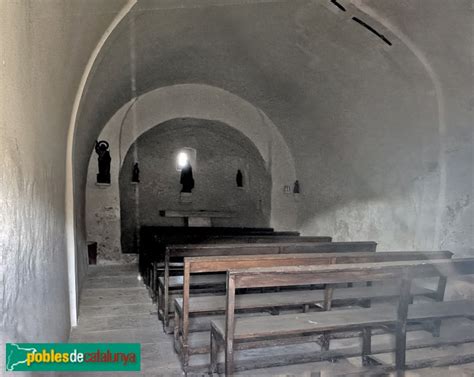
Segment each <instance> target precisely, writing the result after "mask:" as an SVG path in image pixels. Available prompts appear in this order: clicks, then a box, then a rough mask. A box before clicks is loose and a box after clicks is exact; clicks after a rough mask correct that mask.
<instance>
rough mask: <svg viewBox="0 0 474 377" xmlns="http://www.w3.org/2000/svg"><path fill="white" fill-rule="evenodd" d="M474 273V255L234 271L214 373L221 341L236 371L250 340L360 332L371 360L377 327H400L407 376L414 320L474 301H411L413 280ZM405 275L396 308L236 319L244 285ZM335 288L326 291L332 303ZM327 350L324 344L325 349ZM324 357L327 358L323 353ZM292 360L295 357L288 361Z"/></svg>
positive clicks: (399, 365)
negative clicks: (239, 356)
mask: <svg viewBox="0 0 474 377" xmlns="http://www.w3.org/2000/svg"><path fill="white" fill-rule="evenodd" d="M469 274H474V258H464V259H455V260H451V261H445V260H438V261H403V262H400V261H397V262H382V263H361V264H341V265H337V266H335V265H330V266H305V267H279V268H254V269H249V270H230V271H228V273H227V297H226V319H225V320H214V321H212V322H211V344H210V348H211V365H210V372H211V373H214V372H216V369H217V354H218V348H219V345H222V344H223V345H224V347H225V373H226V376H231V375H232V373H233V364H234V362H233V359H234V350H235V349H238V348H239V345H241V344H243V343H245V342H252V343H253V344H254V346H255V347H258V346H259V344H264V343H265V342H267V343H268V340H269V339H281V338H283V337H289V338H291V337H295V336H300V335H302V334H306V335H308V334H323V336H327V335H328V334H330V333H333V332H345V331H349V330H351V331H352V330H360V331H361V334H362V352H361V355H360V356H361V357H362V358H363V360H365V362H366V363H368V361H369V360H370V357H371V354H372V351H371V330H372V329H373V328H375V327H380V326H392V327H393V328H394V329H395V330H394V332H395V337H396V341H395V369H396V370H397V372H398V373H399V374H400V375H401V374H402V373H403V371H404V370H405V368H406V365H405V364H406V363H405V360H406V355H405V354H406V330H407V323H408V322H412V321H417V322H419V321H427V320H429V321H432V320H442V319H445V318H453V317H470V316H472V313H473V312H474V300H458V301H448V302H443V301H438V302H429V303H420V304H418V303H416V304H410V302H411V287H412V280H413V279H416V278H428V277H436V276H440V275H441V276H443V277H445V278H448V277H457V276H462V275H469ZM391 279H400V292H399V302H398V305H397V306H396V307H395V308H391V307H376V308H366V309H346V310H340V311H335V312H331V313H329V312H312V313H303V314H297V315H294V314H288V315H287V314H285V315H280V316H275V317H272V318H271V320H269V318H268V317H252V318H237V319H236V318H235V306H236V300H235V298H236V297H235V290H236V289H239V288H253V287H274V286H294V285H302V284H338V283H348V282H366V281H384V280H391ZM333 292H334V289H333V288H332V287H331V286H329V287H328V288H327V289H326V295H327V298H328V299H327V301H328V302H330V297H331V296H332V294H333ZM326 350H327V348H325V347H323V351H322V353H324V352H325V351H326ZM320 358H321V357H320ZM287 363H291V360H287Z"/></svg>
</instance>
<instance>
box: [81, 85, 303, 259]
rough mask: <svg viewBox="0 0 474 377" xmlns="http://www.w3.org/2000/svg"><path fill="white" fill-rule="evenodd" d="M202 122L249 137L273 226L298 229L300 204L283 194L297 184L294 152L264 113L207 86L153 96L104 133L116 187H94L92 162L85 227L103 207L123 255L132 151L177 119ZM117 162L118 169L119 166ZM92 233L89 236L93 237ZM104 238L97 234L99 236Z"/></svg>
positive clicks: (108, 233)
mask: <svg viewBox="0 0 474 377" xmlns="http://www.w3.org/2000/svg"><path fill="white" fill-rule="evenodd" d="M183 117H186V118H198V119H209V120H213V121H217V122H222V123H225V124H227V125H229V126H230V127H232V128H234V129H235V130H237V131H239V132H241V133H242V134H243V135H244V136H246V137H247V138H248V139H249V140H250V141H251V142H252V143H253V144H254V145H255V147H256V148H257V150H258V152H259V153H260V155H261V157H262V159H263V160H264V162H265V166H266V168H267V171H268V172H269V173H270V175H271V177H272V190H271V215H270V226H271V227H273V228H275V229H278V230H294V229H295V227H296V215H297V214H296V202H295V199H294V198H293V195H288V194H285V193H284V189H283V188H284V186H287V185H292V184H293V182H294V181H295V179H296V172H295V165H294V160H293V157H292V155H291V153H290V150H289V148H288V146H287V144H286V142H285V140H284V139H283V137H282V135H281V134H280V132H279V131H278V129H277V127H276V126H275V125H274V124H273V122H272V121H271V120H270V119H269V118H268V117H267V116H266V115H265V113H264V112H263V111H261V110H260V109H258V108H256V107H255V106H253V105H252V104H250V103H249V102H247V101H245V100H244V99H242V98H240V97H238V96H236V95H234V94H232V93H230V92H228V91H225V90H223V89H220V88H216V87H212V86H209V85H203V84H180V85H173V86H169V87H163V88H159V89H155V90H153V91H150V92H148V93H146V94H144V95H142V96H140V97H138V98H136V99H134V100H132V101H130V102H129V103H127V104H125V105H124V106H122V108H121V109H119V110H118V111H117V112H116V113H115V114H114V116H113V117H112V118H111V119H110V120H109V122H107V124H106V125H105V127H104V128H103V130H102V132H101V134H100V136H99V139H104V140H107V141H108V142H109V143H110V145H111V148H110V153H111V157H112V167H111V186H109V187H107V188H105V189H100V188H97V187H96V186H95V173H96V170H97V168H96V166H95V165H96V158H95V155H94V154H92V155H91V158H90V161H89V169H88V178H87V186H86V224H88V226H87V228H89V230H90V229H91V225H90V224H93V226H96V225H97V224H96V221H97V218H98V216H97V209H94V208H93V207H92V206H91V205H90V204H91V203H92V202H93V203H97V202H99V203H102V206H103V207H104V208H107V211H106V213H103V216H105V217H106V223H107V221H108V225H107V226H106V227H105V228H104V225H103V224H104V223H103V224H102V225H98V229H99V230H100V232H101V233H102V234H103V235H104V237H107V238H108V239H109V240H112V239H114V240H118V241H115V242H114V244H113V245H110V247H111V248H113V249H115V250H116V251H117V253H119V252H120V241H119V240H120V215H119V214H120V192H119V173H120V168H121V166H122V164H123V162H124V159H125V156H126V154H127V151H128V150H129V148H130V147H131V146H132V144H133V143H134V142H135V140H136V139H137V138H138V137H140V135H142V134H143V133H145V132H147V131H148V130H150V129H151V128H153V127H155V126H156V125H158V124H161V123H164V122H166V121H169V120H171V119H175V118H183ZM117 161H118V162H119V163H117ZM89 230H88V233H90V232H89ZM95 236H96V237H99V235H98V234H96V235H95Z"/></svg>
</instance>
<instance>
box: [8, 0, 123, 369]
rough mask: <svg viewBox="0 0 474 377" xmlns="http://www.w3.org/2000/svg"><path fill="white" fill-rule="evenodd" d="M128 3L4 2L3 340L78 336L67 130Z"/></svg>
mask: <svg viewBox="0 0 474 377" xmlns="http://www.w3.org/2000/svg"><path fill="white" fill-rule="evenodd" d="M122 3H123V2H122ZM120 5H121V2H119V1H97V2H94V4H89V5H85V4H84V2H82V1H71V2H68V6H64V5H63V4H62V3H61V2H50V1H42V2H39V1H21V2H17V1H8V0H7V1H2V2H0V56H1V57H0V154H1V158H0V229H1V230H0V253H1V260H0V262H1V263H0V266H1V267H0V287H1V288H0V300H1V308H0V319H1V324H0V325H1V333H2V334H1V335H2V337H1V338H2V339H1V340H2V343H3V342H4V341H13V342H28V341H31V342H49V341H65V340H67V338H68V335H69V330H70V322H69V298H68V280H67V265H66V247H65V238H64V234H65V211H64V193H65V189H64V186H65V156H66V134H67V128H68V124H69V119H70V115H71V109H72V103H73V101H74V97H75V95H76V91H77V86H78V84H79V80H80V77H81V75H82V72H83V70H84V67H85V64H86V62H87V59H88V58H89V55H90V53H91V51H92V49H93V47H94V46H95V43H96V42H97V40H98V39H99V38H100V35H101V34H102V33H103V30H104V29H105V28H106V27H107V25H108V24H109V23H110V21H111V19H112V18H113V16H114V14H115V10H114V7H117V9H118V8H119V7H120ZM104 6H106V7H107V8H108V10H107V11H105V8H104ZM4 352H5V348H4V346H2V347H0V370H2V372H1V373H3V371H4V370H5V369H4V365H3V363H4V361H5V357H4Z"/></svg>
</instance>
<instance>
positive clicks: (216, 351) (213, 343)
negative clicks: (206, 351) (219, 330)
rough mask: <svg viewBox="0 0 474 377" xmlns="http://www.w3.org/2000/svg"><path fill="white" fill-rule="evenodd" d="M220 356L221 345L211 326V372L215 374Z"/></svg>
mask: <svg viewBox="0 0 474 377" xmlns="http://www.w3.org/2000/svg"><path fill="white" fill-rule="evenodd" d="M218 356H219V346H218V344H217V337H216V333H215V330H214V328H211V354H210V357H211V360H210V364H209V373H210V374H211V375H213V374H214V373H217V361H218Z"/></svg>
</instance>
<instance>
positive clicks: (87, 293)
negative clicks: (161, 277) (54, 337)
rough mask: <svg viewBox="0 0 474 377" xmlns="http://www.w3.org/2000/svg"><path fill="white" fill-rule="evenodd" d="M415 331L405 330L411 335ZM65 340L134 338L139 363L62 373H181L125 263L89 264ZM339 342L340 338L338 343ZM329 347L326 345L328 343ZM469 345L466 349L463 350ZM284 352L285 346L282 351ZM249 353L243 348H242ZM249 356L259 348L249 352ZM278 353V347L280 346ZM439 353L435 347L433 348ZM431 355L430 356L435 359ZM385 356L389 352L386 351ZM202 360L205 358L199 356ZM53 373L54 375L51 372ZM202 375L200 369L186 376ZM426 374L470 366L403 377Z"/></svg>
mask: <svg viewBox="0 0 474 377" xmlns="http://www.w3.org/2000/svg"><path fill="white" fill-rule="evenodd" d="M473 327H474V326H473V325H472V322H471V321H467V323H460V324H457V323H456V330H454V327H450V328H449V329H446V328H445V329H444V332H445V333H449V334H451V335H452V334H455V333H453V331H457V332H459V334H465V333H466V331H472V332H473V333H474V329H473ZM415 335H416V334H411V336H415ZM70 341H71V342H136V343H140V344H141V353H142V364H141V369H142V370H141V372H140V373H138V372H137V373H106V372H101V373H69V374H65V375H64V376H66V375H67V376H73V377H76V376H77V377H79V376H90V377H95V376H97V377H98V376H112V375H118V376H120V377H128V376H133V377H137V376H144V377H151V376H154V377H168V376H169V377H174V376H182V375H183V373H182V370H181V366H180V363H179V360H178V357H177V356H176V354H175V352H174V349H173V345H172V337H171V336H169V335H166V334H165V333H164V332H163V331H162V327H161V323H160V322H159V321H158V318H157V315H156V307H155V306H154V305H153V304H152V302H151V299H150V297H149V295H148V292H147V290H146V288H145V287H144V285H143V284H142V282H141V281H140V280H139V278H138V274H137V268H136V266H134V265H127V266H94V267H91V268H90V272H89V275H88V279H87V282H86V284H85V286H84V289H83V291H82V294H81V300H80V314H79V325H78V326H77V327H76V328H74V329H73V331H72V333H71V338H70ZM342 343H344V342H342ZM331 346H332V345H331ZM467 347H468V348H467V349H465V348H466V347H464V349H461V348H459V347H458V348H456V347H454V348H449V347H447V348H446V349H445V350H444V351H442V352H445V353H446V352H448V353H449V352H460V351H461V350H462V351H463V352H473V353H474V345H468V346H467ZM469 347H471V348H469ZM283 351H284V352H285V350H283ZM247 352H249V351H247ZM252 352H253V354H254V355H258V354H259V353H260V352H261V351H258V350H253V351H252ZM271 352H277V351H271ZM280 352H281V350H280ZM434 352H440V351H434ZM436 355H437V354H436V353H435V354H434V357H436ZM386 357H388V358H389V357H390V355H386ZM202 360H203V362H204V363H206V362H207V358H206V357H203V359H202ZM359 364H360V360H357V359H356V358H355V359H347V360H340V361H338V362H337V363H334V364H331V363H329V362H319V363H309V364H300V365H293V366H285V367H278V368H266V369H257V370H250V371H246V372H240V373H237V374H236V376H248V377H253V376H261V377H270V376H281V377H283V376H295V377H296V376H302V377H303V376H304V377H312V376H317V375H319V374H318V372H321V374H320V376H322V377H324V376H325V375H327V374H326V371H331V372H332V374H331V375H333V373H334V372H336V375H341V376H342V375H345V373H348V372H350V371H353V370H354V368H355V367H356V366H358V365H359ZM57 375H58V374H55V376H57ZM191 375H192V377H194V376H203V375H206V374H204V373H196V374H191V373H188V376H191ZM415 376H429V377H438V376H439V377H444V376H455V377H456V376H459V377H468V376H469V377H473V376H474V364H468V365H463V366H455V367H450V368H437V369H436V368H432V369H429V370H417V371H414V372H409V373H407V377H415Z"/></svg>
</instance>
